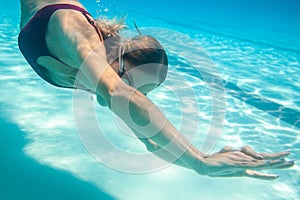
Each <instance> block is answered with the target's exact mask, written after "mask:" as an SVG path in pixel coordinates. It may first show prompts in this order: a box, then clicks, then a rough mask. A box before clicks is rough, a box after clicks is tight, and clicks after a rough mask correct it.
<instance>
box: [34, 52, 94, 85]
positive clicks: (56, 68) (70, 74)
mask: <svg viewBox="0 0 300 200" xmlns="http://www.w3.org/2000/svg"><path fill="white" fill-rule="evenodd" d="M37 63H38V64H39V65H41V66H42V67H44V69H45V70H47V73H48V76H49V78H50V79H51V80H52V81H53V82H54V83H56V84H58V85H60V86H64V87H74V88H80V89H83V90H88V88H91V86H90V82H89V81H88V79H87V78H86V77H85V75H84V74H83V73H82V71H81V70H80V69H77V68H74V67H71V66H69V65H66V64H65V63H63V62H60V61H59V60H57V59H55V58H53V57H51V56H41V57H39V58H38V59H37ZM76 78H77V80H76V82H75V79H76ZM74 84H76V85H74Z"/></svg>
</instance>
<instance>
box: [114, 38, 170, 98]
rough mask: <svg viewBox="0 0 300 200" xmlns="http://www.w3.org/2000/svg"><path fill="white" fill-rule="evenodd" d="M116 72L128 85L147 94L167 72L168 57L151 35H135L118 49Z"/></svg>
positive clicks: (161, 80)
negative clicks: (117, 68) (117, 69)
mask: <svg viewBox="0 0 300 200" xmlns="http://www.w3.org/2000/svg"><path fill="white" fill-rule="evenodd" d="M118 64H119V71H118V74H119V76H120V77H122V79H123V80H124V81H125V82H127V83H128V84H129V85H130V86H132V87H134V88H136V89H138V90H139V91H140V92H142V93H144V94H147V93H148V92H150V91H152V90H154V89H155V88H157V87H158V86H159V85H160V84H161V83H162V82H163V81H164V80H165V79H166V76H167V72H168V57H167V54H166V52H165V50H164V49H163V47H162V46H161V44H160V43H159V42H158V41H157V40H156V39H154V38H153V37H151V36H141V35H140V36H136V37H133V38H131V39H130V40H128V41H126V42H124V43H123V44H122V45H121V46H120V49H119V60H118Z"/></svg>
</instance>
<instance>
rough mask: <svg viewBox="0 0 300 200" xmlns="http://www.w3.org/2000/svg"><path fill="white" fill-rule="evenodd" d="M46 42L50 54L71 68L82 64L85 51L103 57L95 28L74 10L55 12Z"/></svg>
mask: <svg viewBox="0 0 300 200" xmlns="http://www.w3.org/2000/svg"><path fill="white" fill-rule="evenodd" d="M46 41H47V46H48V49H49V51H50V53H51V54H53V55H54V56H56V57H58V58H59V59H61V60H62V61H64V62H65V63H67V64H69V65H71V66H77V65H78V63H81V62H82V60H83V59H84V58H85V55H84V52H85V51H91V50H93V51H96V52H97V53H98V54H99V55H103V56H104V55H105V48H104V46H103V45H101V43H100V39H99V36H98V34H97V32H96V30H95V28H94V27H93V26H92V25H91V24H90V23H89V22H88V20H87V19H86V17H85V16H84V15H83V14H82V13H81V12H79V11H76V10H64V9H62V10H57V11H56V12H55V13H54V14H53V15H52V16H51V18H50V20H49V23H48V29H47V34H46ZM77 67H78V66H77Z"/></svg>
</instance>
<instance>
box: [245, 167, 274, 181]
mask: <svg viewBox="0 0 300 200" xmlns="http://www.w3.org/2000/svg"><path fill="white" fill-rule="evenodd" d="M245 176H246V177H250V178H257V179H263V180H274V179H276V178H278V175H276V174H264V173H260V172H257V171H253V170H250V169H247V170H245Z"/></svg>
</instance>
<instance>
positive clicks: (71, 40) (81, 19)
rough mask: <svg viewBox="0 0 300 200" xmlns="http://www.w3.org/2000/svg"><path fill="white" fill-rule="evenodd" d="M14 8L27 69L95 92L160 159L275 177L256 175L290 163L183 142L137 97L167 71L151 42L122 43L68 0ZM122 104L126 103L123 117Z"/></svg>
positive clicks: (210, 171) (218, 172)
mask: <svg viewBox="0 0 300 200" xmlns="http://www.w3.org/2000/svg"><path fill="white" fill-rule="evenodd" d="M21 11H22V12H21V22H20V27H21V31H20V34H19V48H20V50H21V52H22V54H23V55H24V57H25V59H26V60H27V62H28V63H29V64H30V65H31V67H32V68H33V69H34V71H35V72H36V73H37V74H38V75H39V76H40V77H42V78H43V79H44V80H45V81H47V82H49V83H50V84H52V85H54V86H57V87H64V88H74V89H82V90H85V91H88V92H91V93H93V94H96V95H97V100H98V102H99V104H100V105H102V106H108V107H109V108H110V109H111V111H112V112H114V113H115V114H116V115H118V116H119V117H120V118H121V119H122V120H123V121H124V122H125V123H126V124H127V125H128V127H130V128H131V129H132V131H133V132H134V133H135V134H136V135H137V136H138V138H139V139H140V140H141V141H142V142H143V143H144V144H145V146H146V147H147V149H148V150H149V151H150V152H153V153H155V152H156V150H158V149H160V152H161V153H160V154H157V156H159V157H160V158H162V159H164V160H166V161H170V162H171V161H173V160H175V162H174V164H177V165H180V166H183V167H186V168H188V169H191V170H194V171H195V172H197V173H198V174H201V175H208V176H217V177H236V176H246V177H253V178H261V179H275V178H277V177H278V176H277V175H274V174H263V173H260V172H258V171H256V170H263V169H276V168H278V169H279V168H280V169H281V168H288V167H291V166H293V165H294V162H293V161H286V160H285V159H284V157H285V156H287V155H289V152H287V151H284V152H279V153H271V154H267V153H257V152H255V151H254V150H253V149H252V148H250V147H249V146H245V147H242V148H240V149H235V148H231V147H224V148H223V149H222V150H221V151H219V152H217V153H214V154H212V155H206V154H204V153H202V152H201V151H199V150H198V149H197V148H196V147H195V146H193V145H191V144H190V142H189V141H188V140H187V139H186V138H185V137H184V136H183V135H181V134H180V133H179V132H178V131H177V130H176V129H175V128H174V126H173V125H172V124H171V123H170V122H169V121H168V120H167V119H166V117H165V116H164V115H163V114H162V112H161V111H160V110H159V109H158V108H157V107H156V106H155V105H154V104H153V103H152V102H151V101H150V100H149V99H148V98H147V97H146V96H145V94H147V93H148V92H150V91H152V90H154V89H155V88H157V87H158V86H159V85H160V84H161V83H162V82H163V81H164V80H165V78H166V75H167V71H168V58H167V54H166V52H165V51H164V49H163V47H162V46H161V44H160V43H159V42H158V41H157V40H156V39H155V38H153V37H151V36H143V35H141V33H140V32H139V33H140V34H139V36H135V37H133V38H131V39H128V40H122V37H121V36H120V35H119V30H121V29H122V28H123V27H124V26H123V25H122V24H118V23H112V22H109V21H107V20H94V19H93V18H92V16H91V15H90V14H89V13H88V12H87V11H86V9H85V8H84V7H83V5H82V4H81V3H80V2H79V1H76V0H21ZM140 66H142V67H140ZM131 72H133V73H131ZM75 79H76V81H75ZM141 80H142V81H141ZM141 82H147V83H148V84H140V83H141ZM112 100H114V102H118V105H119V106H118V105H117V106H113V105H112ZM123 104H129V108H130V115H128V114H127V110H124V109H123V108H124V107H123V106H122V105H123ZM146 126H147V129H145V128H143V127H146ZM180 152H182V153H181V154H180ZM179 154H180V156H178V157H177V155H179ZM174 158H175V159H174Z"/></svg>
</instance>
